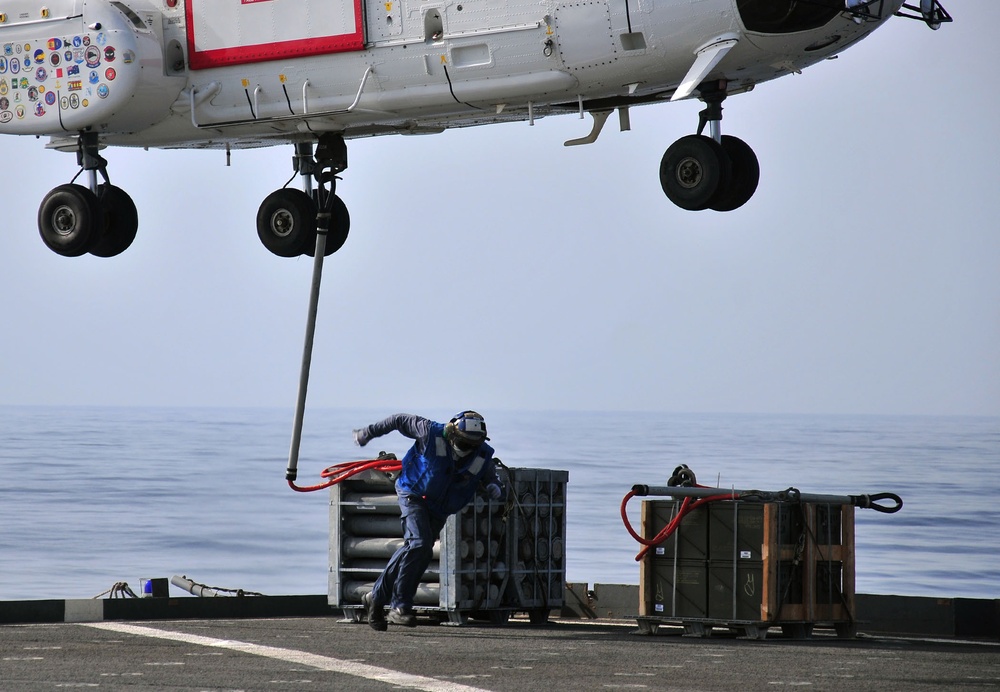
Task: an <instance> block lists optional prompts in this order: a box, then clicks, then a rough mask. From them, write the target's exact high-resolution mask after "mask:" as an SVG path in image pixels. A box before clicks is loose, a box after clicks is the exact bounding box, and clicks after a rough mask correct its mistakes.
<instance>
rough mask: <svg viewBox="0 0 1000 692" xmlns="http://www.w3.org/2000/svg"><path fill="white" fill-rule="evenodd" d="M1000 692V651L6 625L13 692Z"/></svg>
mask: <svg viewBox="0 0 1000 692" xmlns="http://www.w3.org/2000/svg"><path fill="white" fill-rule="evenodd" d="M789 688H794V689H808V690H879V691H882V692H884V691H885V690H955V689H962V690H974V689H984V690H985V689H1000V642H997V641H981V642H964V641H957V640H956V641H946V640H928V639H915V638H906V639H904V638H892V637H865V636H862V637H861V638H859V639H851V640H847V639H837V638H836V637H833V636H827V635H826V634H822V633H819V634H817V636H815V637H813V638H812V639H810V640H792V639H785V638H783V637H781V636H780V634H779V633H775V634H773V635H769V637H768V638H767V639H766V640H764V641H753V640H746V639H738V638H735V637H732V636H718V634H716V635H715V636H712V637H711V638H692V637H683V636H680V630H676V629H673V628H661V629H660V631H659V633H657V634H655V635H651V636H650V635H647V636H643V635H640V634H638V628H637V627H636V624H635V622H634V621H632V622H627V621H625V622H617V623H616V622H608V621H602V622H599V623H588V622H581V621H576V620H555V621H552V622H550V623H548V624H546V625H541V626H534V625H530V624H529V623H528V622H527V621H522V620H512V621H511V622H510V623H508V624H506V625H503V626H493V625H489V624H486V623H483V624H477V623H473V624H471V625H469V626H463V627H450V626H444V625H437V624H433V623H432V621H431V620H426V621H425V620H423V619H422V620H421V624H420V626H418V627H416V628H412V629H407V628H400V627H395V626H390V628H389V631H388V632H381V633H379V632H374V631H372V630H371V629H370V628H369V627H368V626H367V625H366V624H363V623H362V624H353V623H348V622H344V621H342V620H340V619H338V618H334V617H329V618H327V617H318V618H276V619H246V620H183V621H180V620H175V621H155V622H142V623H127V622H98V623H90V624H71V623H66V624H30V625H3V626H0V689H2V690H4V691H5V692H6V691H11V692H14V691H18V690H56V689H60V690H61V689H103V690H334V689H336V690H390V689H425V690H442V691H446V690H454V691H455V692H459V691H460V690H463V689H466V690H467V689H482V690H510V691H512V692H513V691H515V690H517V691H522V690H598V689H602V690H603V689H650V690H737V689H738V690H776V689H789Z"/></svg>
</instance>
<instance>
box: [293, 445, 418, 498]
mask: <svg viewBox="0 0 1000 692" xmlns="http://www.w3.org/2000/svg"><path fill="white" fill-rule="evenodd" d="M402 468H403V465H402V463H401V462H400V461H399V460H398V459H397V458H396V457H395V456H394V455H392V454H385V453H384V452H383V453H382V454H380V455H379V458H378V459H362V460H361V461H344V462H341V463H339V464H334V465H333V466H328V467H327V468H326V469H324V470H323V472H322V473H321V474H320V476H321V477H322V478H324V479H325V480H324V482H323V483H319V484H317V485H306V486H300V485H296V483H295V479H289V480H288V486H289V487H290V488H291V489H292V490H294V491H295V492H299V493H311V492H314V491H316V490H323V489H324V488H329V487H330V486H331V485H336V484H337V483H341V482H343V481H346V480H347V479H348V478H351V477H352V476H356V475H358V474H359V473H363V472H365V471H381V472H383V473H396V472H398V471H400V470H402Z"/></svg>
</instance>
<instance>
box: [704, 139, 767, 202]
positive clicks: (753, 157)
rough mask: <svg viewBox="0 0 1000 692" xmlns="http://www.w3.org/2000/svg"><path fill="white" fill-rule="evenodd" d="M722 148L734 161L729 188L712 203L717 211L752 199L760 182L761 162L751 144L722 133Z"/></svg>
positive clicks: (731, 160) (732, 161)
mask: <svg viewBox="0 0 1000 692" xmlns="http://www.w3.org/2000/svg"><path fill="white" fill-rule="evenodd" d="M722 149H723V150H724V151H725V152H726V154H727V155H728V156H729V160H730V162H731V163H732V170H733V177H732V179H731V180H730V182H729V189H728V190H726V191H725V192H723V193H721V194H720V196H719V197H718V199H716V200H715V202H713V203H712V209H714V210H715V211H733V210H734V209H739V208H740V207H742V206H743V205H744V204H746V203H747V202H749V201H750V198H751V197H753V193H754V192H756V191H757V184H758V183H759V182H760V162H758V161H757V154H755V153H754V151H753V149H751V148H750V145H749V144H747V143H746V142H744V141H743V140H742V139H740V138H738V137H732V136H730V135H722Z"/></svg>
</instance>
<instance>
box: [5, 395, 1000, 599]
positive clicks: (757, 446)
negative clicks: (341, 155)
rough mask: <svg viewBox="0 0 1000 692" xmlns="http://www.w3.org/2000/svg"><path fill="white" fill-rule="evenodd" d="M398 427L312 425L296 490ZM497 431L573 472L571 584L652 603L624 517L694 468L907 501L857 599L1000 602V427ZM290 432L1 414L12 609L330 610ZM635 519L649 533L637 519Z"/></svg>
mask: <svg viewBox="0 0 1000 692" xmlns="http://www.w3.org/2000/svg"><path fill="white" fill-rule="evenodd" d="M388 413H394V412H393V411H353V410H311V411H308V412H307V415H306V419H305V431H304V437H303V443H302V452H301V458H300V461H299V482H300V483H301V484H303V485H304V484H308V483H315V482H319V473H320V471H322V470H323V469H324V468H325V467H326V466H328V465H331V464H334V463H338V462H341V461H348V460H352V459H360V458H366V457H367V456H368V453H369V452H372V453H374V452H377V451H378V450H379V449H385V450H387V451H392V452H395V453H397V454H398V455H400V456H402V454H403V453H404V452H405V451H406V449H407V447H408V444H407V441H406V440H405V439H404V438H402V437H401V436H399V435H391V436H388V437H385V438H382V439H380V440H377V441H375V442H373V443H372V444H371V445H370V446H369V447H368V448H366V449H365V450H363V451H364V453H362V450H360V449H358V448H356V447H354V446H353V443H352V442H351V429H352V428H354V427H358V426H360V425H363V424H366V423H369V422H373V421H374V420H377V419H379V418H381V417H383V415H386V414H388ZM416 413H422V414H424V415H428V416H430V417H438V418H444V417H447V415H448V414H449V413H450V412H424V411H416ZM483 413H484V414H486V417H487V421H488V423H489V425H490V437H491V439H492V444H493V445H494V446H495V447H496V449H497V455H498V457H499V458H500V459H502V460H503V461H504V463H506V464H507V465H508V466H514V467H517V466H527V467H535V468H547V469H564V470H567V471H569V485H568V488H567V503H568V506H567V522H568V526H567V579H568V580H569V581H573V582H588V583H604V584H612V583H618V584H637V583H638V578H639V569H638V565H637V563H636V562H635V561H634V556H635V553H636V551H637V549H638V546H637V545H636V544H635V543H634V541H633V540H632V539H631V538H630V537H629V535H628V534H627V532H626V530H625V528H624V527H623V525H622V521H621V518H620V516H619V506H620V503H621V500H622V497H623V496H624V495H625V494H626V493H627V492H628V491H629V489H630V488H631V486H632V485H633V484H636V483H647V484H665V482H666V479H667V478H668V476H669V475H670V473H671V471H672V469H673V468H674V467H675V466H677V465H678V464H681V463H684V464H687V465H688V466H690V467H691V468H692V469H694V470H695V471H696V473H697V474H698V480H699V482H701V483H703V484H711V485H716V484H717V485H719V486H721V487H736V488H759V489H764V490H781V489H784V488H787V487H790V486H794V487H796V488H798V489H799V490H801V491H802V492H809V493H830V494H852V495H856V494H861V493H875V492H881V491H888V492H894V493H897V494H899V495H900V496H902V498H903V500H904V502H905V506H904V507H903V509H902V511H900V512H898V513H896V514H881V513H877V512H874V511H872V510H860V509H859V510H858V512H857V530H856V542H857V564H858V566H857V590H858V591H859V592H861V593H884V594H901V595H922V596H941V597H973V598H1000V555H998V553H1000V509H998V506H1000V503H998V499H1000V419H997V418H968V417H962V418H951V417H879V416H785V415H728V414H726V415H723V414H705V415H695V414H691V415H679V414H652V413H639V414H628V413H575V412H574V413H559V412H549V413H537V412H533V413H524V412H516V413H515V412H490V411H484V412H483ZM291 421H292V415H291V411H285V410H280V409H274V410H264V409H207V408H206V409H196V408H194V409H192V408H139V409H132V408H48V407H42V408H31V407H29V408H18V407H0V474H2V475H0V478H2V482H0V600H15V599H36V598H89V597H91V596H95V595H97V594H99V593H102V592H104V591H106V590H107V589H109V588H111V586H112V585H113V584H115V583H116V582H120V581H125V582H128V583H129V584H130V585H131V586H132V588H133V589H136V590H137V589H138V581H139V578H141V577H171V576H173V575H186V576H188V577H189V578H191V579H194V580H195V581H197V582H200V583H204V584H208V585H211V586H218V587H224V588H233V589H237V588H239V589H245V590H248V591H258V592H262V593H266V594H269V595H276V594H322V593H326V588H327V582H326V580H327V522H328V515H327V511H328V510H327V500H328V498H327V494H326V493H325V492H318V493H307V494H299V493H294V492H292V491H291V490H290V489H289V488H288V486H287V485H286V483H285V480H284V469H285V465H286V462H287V455H288V447H289V439H290V435H291V427H292V426H291ZM629 513H630V515H631V516H632V518H633V522H634V523H636V524H637V523H638V513H639V501H638V500H633V501H632V502H631V503H630V504H629ZM172 592H175V591H173V590H172Z"/></svg>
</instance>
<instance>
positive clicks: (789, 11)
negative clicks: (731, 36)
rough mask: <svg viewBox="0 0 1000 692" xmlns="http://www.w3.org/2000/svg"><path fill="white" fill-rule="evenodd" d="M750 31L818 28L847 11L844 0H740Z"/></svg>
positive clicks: (769, 31)
mask: <svg viewBox="0 0 1000 692" xmlns="http://www.w3.org/2000/svg"><path fill="white" fill-rule="evenodd" d="M737 7H739V10H740V16H741V17H742V18H743V25H744V26H746V28H747V31H757V32H760V33H763V34H792V33H795V32H797V31H808V30H809V29H818V28H819V27H821V26H823V25H824V24H826V23H827V22H829V21H830V20H831V19H833V18H834V17H836V16H837V15H838V14H839V13H841V12H843V11H844V7H845V5H844V0H738V1H737Z"/></svg>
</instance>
